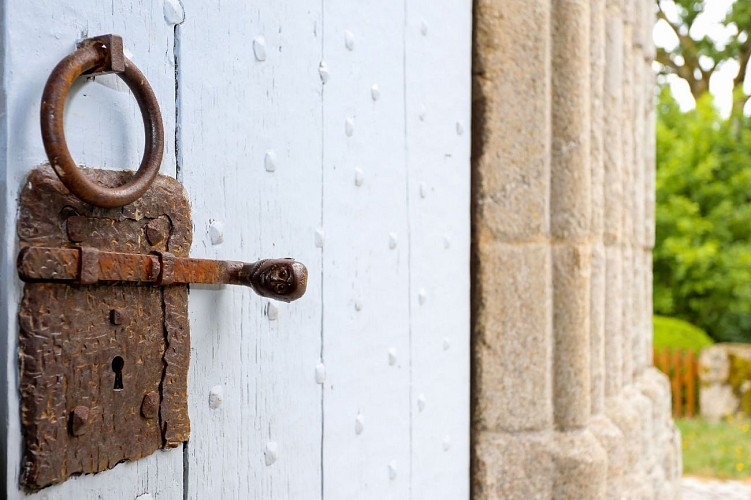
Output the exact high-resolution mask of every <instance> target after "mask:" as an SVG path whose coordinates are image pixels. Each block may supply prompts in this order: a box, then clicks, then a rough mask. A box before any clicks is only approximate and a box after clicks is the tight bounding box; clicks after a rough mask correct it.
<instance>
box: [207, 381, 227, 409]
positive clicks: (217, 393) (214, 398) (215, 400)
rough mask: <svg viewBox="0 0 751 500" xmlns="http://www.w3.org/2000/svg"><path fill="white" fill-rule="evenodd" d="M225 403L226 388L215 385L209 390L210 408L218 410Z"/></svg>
mask: <svg viewBox="0 0 751 500" xmlns="http://www.w3.org/2000/svg"><path fill="white" fill-rule="evenodd" d="M222 402H224V387H222V386H221V385H215V386H214V387H212V388H211V389H210V390H209V408H211V409H212V410H216V409H217V408H219V407H220V406H222Z"/></svg>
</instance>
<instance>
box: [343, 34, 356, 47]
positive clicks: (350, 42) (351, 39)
mask: <svg viewBox="0 0 751 500" xmlns="http://www.w3.org/2000/svg"><path fill="white" fill-rule="evenodd" d="M344 46H345V47H347V50H354V48H355V35H354V34H353V33H352V32H351V31H349V30H346V31H345V32H344Z"/></svg>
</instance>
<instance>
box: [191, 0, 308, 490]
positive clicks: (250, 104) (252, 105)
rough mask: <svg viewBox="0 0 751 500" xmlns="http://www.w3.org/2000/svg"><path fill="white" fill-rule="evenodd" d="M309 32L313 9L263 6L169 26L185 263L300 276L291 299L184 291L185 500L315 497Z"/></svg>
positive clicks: (242, 6) (230, 290)
mask: <svg viewBox="0 0 751 500" xmlns="http://www.w3.org/2000/svg"><path fill="white" fill-rule="evenodd" d="M321 30H322V26H321V10H320V4H319V3H308V4H306V5H305V6H304V7H301V6H300V4H297V3H294V2H284V3H280V2H275V1H271V0H265V1H261V2H252V3H249V2H245V1H243V0H231V1H223V2H221V3H220V4H218V3H213V2H212V3H209V2H191V3H190V4H189V5H187V6H186V21H185V23H184V24H183V25H181V27H180V30H179V34H178V44H179V47H180V49H179V51H180V57H179V63H178V75H179V76H178V78H179V96H180V97H179V102H180V104H179V107H180V110H179V116H180V118H179V120H180V127H181V136H180V140H179V142H180V144H181V145H182V146H181V147H180V148H179V157H180V164H181V171H180V172H181V173H180V175H181V177H182V179H183V181H184V184H185V186H186V189H187V190H188V192H189V193H190V198H191V201H192V205H193V221H194V224H195V239H194V247H193V255H194V256H196V257H210V258H228V259H244V260H249V261H252V260H256V259H258V258H265V257H285V256H293V257H295V258H296V259H298V260H300V261H301V262H304V263H305V264H306V265H307V266H308V270H309V273H310V279H309V285H308V291H307V293H306V295H305V296H304V297H303V298H302V299H301V300H299V301H297V302H294V303H292V304H285V303H279V302H273V303H270V302H269V301H268V300H266V299H262V298H260V297H258V296H256V295H254V294H253V293H252V292H250V291H249V290H247V289H241V288H237V287H219V288H208V287H198V286H195V287H192V289H191V293H190V319H191V337H192V346H193V347H192V359H191V369H190V379H189V383H190V416H191V421H192V436H191V441H190V445H189V451H188V467H189V473H188V475H189V484H188V498H196V499H204V498H222V499H233V498H238V499H270V498H306V499H307V498H318V497H320V495H321V425H322V424H321V417H322V411H321V386H320V385H319V384H318V383H317V382H316V366H317V365H318V364H319V362H320V353H321V310H322V303H321V279H320V277H321V249H320V248H318V247H316V245H315V242H316V236H315V234H316V230H317V229H318V228H319V227H320V224H321V196H322V184H321V182H322V171H321V122H322V116H321V80H320V76H319V73H318V67H319V63H320V60H321V36H322V35H321ZM219 392H221V398H222V402H221V405H220V406H219V405H218V404H217V403H218V396H219Z"/></svg>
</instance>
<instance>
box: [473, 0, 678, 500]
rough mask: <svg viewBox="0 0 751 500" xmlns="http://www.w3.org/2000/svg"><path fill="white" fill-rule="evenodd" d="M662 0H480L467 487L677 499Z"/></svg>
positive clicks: (485, 491) (517, 493)
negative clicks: (667, 346) (667, 339)
mask: <svg viewBox="0 0 751 500" xmlns="http://www.w3.org/2000/svg"><path fill="white" fill-rule="evenodd" d="M653 5H654V2H653V1H652V0H607V1H606V0H552V1H551V0H475V7H474V12H475V13H474V22H475V27H474V30H475V33H474V61H473V73H474V75H473V150H472V156H473V160H472V164H473V172H472V175H473V247H472V259H473V271H472V272H473V284H474V289H473V335H474V338H473V350H474V352H473V427H472V429H473V430H472V432H473V437H472V439H473V463H472V467H473V471H472V474H473V498H477V499H486V498H504V499H505V498H524V499H528V498H577V499H579V498H593V499H595V498H596V499H599V498H624V497H628V498H659V499H667V498H675V497H677V496H679V489H678V480H679V477H680V473H681V463H680V439H679V435H678V433H677V431H676V429H675V427H674V425H673V422H672V420H671V417H670V388H669V385H668V382H667V379H666V378H665V377H664V376H663V375H662V374H660V373H659V372H658V371H657V370H656V369H655V368H654V367H653V366H652V361H651V332H652V324H651V319H652V316H651V312H652V307H651V303H652V274H651V266H652V263H651V250H652V246H653V245H654V161H655V156H654V148H655V142H654V134H655V131H654V107H655V100H654V75H653V72H652V67H651V63H652V59H653V57H654V47H653V45H652V41H651V33H652V25H653Z"/></svg>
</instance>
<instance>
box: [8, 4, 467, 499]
mask: <svg viewBox="0 0 751 500" xmlns="http://www.w3.org/2000/svg"><path fill="white" fill-rule="evenodd" d="M184 4H185V5H184V6H183V5H182V4H181V3H180V2H179V0H164V1H152V2H148V1H143V0H124V1H119V2H101V1H98V0H76V1H39V2H5V3H3V4H2V7H1V8H2V19H0V23H1V25H2V31H3V34H4V43H3V58H2V74H3V81H2V84H1V85H2V86H1V87H0V90H1V91H2V95H1V96H0V98H1V99H2V104H0V106H1V107H0V110H2V113H0V116H2V117H3V118H4V119H3V121H2V124H0V130H1V131H2V134H1V135H0V137H2V139H1V141H2V142H0V151H2V152H3V153H4V161H3V165H4V167H5V169H4V175H3V177H2V180H3V184H2V188H3V189H2V202H3V205H2V206H3V210H4V211H5V217H3V219H2V221H3V222H2V225H0V227H2V228H3V231H4V237H5V241H6V245H5V249H4V250H3V257H4V258H3V264H2V272H3V276H5V278H6V281H7V283H8V286H7V287H5V288H4V289H3V290H2V292H0V293H2V294H3V297H2V300H0V304H2V305H3V307H4V310H3V312H2V316H1V317H2V322H3V324H4V325H5V326H6V332H7V335H6V337H5V341H4V342H3V343H2V350H1V354H2V359H3V360H4V361H5V366H6V369H5V370H2V371H0V386H2V387H5V388H6V394H5V398H4V401H5V404H4V405H3V407H2V411H3V413H2V418H3V422H4V423H5V425H4V428H5V429H6V431H5V432H4V433H3V434H2V439H3V440H4V442H3V443H2V447H3V449H4V450H5V454H4V458H5V463H4V467H3V468H2V471H3V473H4V475H5V483H6V491H7V495H8V497H10V498H19V497H23V496H25V494H24V493H23V492H22V491H20V490H19V488H18V476H19V472H20V470H21V459H22V453H21V448H22V445H21V443H22V440H21V427H20V422H19V401H18V363H17V329H18V323H17V319H16V314H17V310H18V303H19V300H20V292H21V284H20V281H19V280H18V279H17V278H16V275H15V266H14V261H15V254H16V252H17V242H16V239H15V214H16V202H17V195H18V192H19V189H20V187H21V185H22V183H23V181H24V178H25V175H26V174H27V172H28V171H29V170H30V169H31V168H32V167H34V166H36V165H38V164H40V163H43V162H45V161H46V158H45V155H44V150H43V147H42V142H41V137H40V132H39V118H38V117H39V103H40V97H41V91H42V87H43V85H44V82H45V80H46V78H47V76H48V75H49V73H50V71H51V69H52V68H53V67H54V65H55V64H56V63H57V62H58V61H59V60H60V59H61V58H62V57H64V56H65V55H66V54H68V53H69V52H71V51H72V50H73V49H74V47H75V42H76V41H77V40H79V39H81V38H83V37H86V36H88V35H98V34H104V33H117V34H120V35H122V36H123V38H124V41H125V46H126V50H127V52H128V55H129V57H131V58H132V59H133V60H134V62H135V63H136V64H137V65H138V66H139V68H140V69H141V70H142V71H143V73H144V74H145V75H146V76H147V78H148V79H149V81H150V83H151V85H152V87H153V88H154V90H155V92H156V95H157V97H158V99H159V102H160V105H161V110H162V115H163V118H164V126H165V132H166V135H167V137H168V138H169V140H168V141H167V147H166V151H165V157H164V162H163V166H162V173H164V174H167V175H171V176H175V177H176V178H177V179H178V180H179V181H180V182H182V183H183V185H184V186H185V189H186V190H187V192H188V196H189V198H190V201H191V204H192V210H193V214H192V217H193V226H194V240H193V247H192V250H191V255H192V256H195V257H204V258H221V259H241V260H247V261H253V260H256V259H258V258H262V257H286V256H292V257H295V258H296V259H298V260H300V261H302V262H304V263H305V264H306V265H307V266H308V269H309V272H310V278H309V286H308V291H307V294H306V295H305V297H303V298H302V299H301V300H299V301H297V302H293V303H291V304H286V303H280V302H270V301H269V300H266V299H263V298H261V297H258V296H256V295H254V294H253V293H252V292H251V291H250V290H248V289H244V288H241V287H233V286H192V287H191V290H190V296H189V309H190V324H191V342H192V348H191V361H190V371H189V398H190V399H189V409H190V419H191V426H192V430H191V437H190V441H189V442H188V443H186V444H185V445H184V446H183V447H182V448H181V449H175V450H171V451H160V452H157V453H155V454H154V455H152V456H149V457H148V458H144V459H142V460H139V461H137V462H130V463H122V464H119V465H117V466H116V467H114V468H113V469H111V470H109V471H106V472H103V473H100V474H96V475H86V476H79V477H75V478H71V479H69V480H68V481H66V482H65V483H63V484H60V485H57V486H54V487H51V488H47V489H45V490H42V492H40V493H38V494H36V495H30V496H31V497H38V498H50V499H62V498H75V499H79V498H105V499H110V498H123V499H134V498H141V499H147V498H155V499H156V498H164V499H173V498H174V499H178V498H195V499H206V498H217V499H220V498H221V499H231V498H238V499H248V498H253V499H283V498H290V499H314V498H326V499H354V498H373V499H383V498H399V499H401V498H415V499H439V498H446V499H458V498H467V497H468V496H469V425H470V423H469V237H470V227H469V220H470V219H469V205H470V179H469V172H470V170H469V154H470V139H469V137H470V134H469V125H470V77H471V75H470V62H471V61H470V56H471V51H470V46H471V2H469V0H461V1H453V0H440V1H437V0H399V1H391V0H386V1H384V2H352V1H347V0H326V1H323V0H322V1H320V2H309V1H306V2H302V1H297V2H290V1H285V2H279V1H277V0H260V1H254V2H248V1H245V0H223V1H214V2H208V1H204V2H197V1H186V2H184ZM141 127H142V126H141V122H140V115H139V112H138V108H137V106H136V104H135V101H134V100H133V98H132V95H130V94H129V92H128V91H127V88H126V87H125V86H124V84H123V83H122V82H120V81H118V79H117V77H114V76H107V77H100V78H97V79H96V81H93V82H79V83H77V84H76V85H75V95H74V96H73V98H72V99H71V100H70V102H69V105H68V108H67V115H66V133H67V137H68V142H69V144H70V148H71V152H72V154H73V156H74V158H75V159H76V160H77V161H79V162H80V163H82V164H85V165H87V166H92V167H100V168H102V167H103V168H115V169H121V168H129V169H132V168H135V166H136V165H137V163H138V161H139V160H140V155H141V151H142V147H143V133H142V130H141ZM172 138H174V140H173V139H172Z"/></svg>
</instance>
